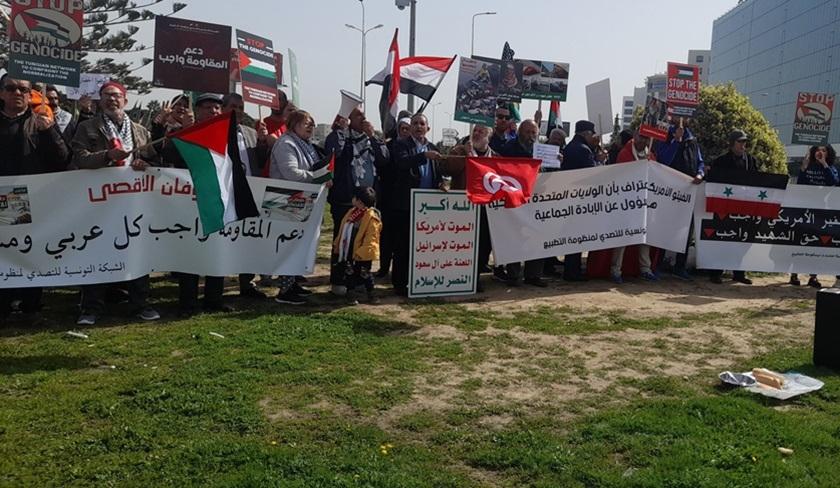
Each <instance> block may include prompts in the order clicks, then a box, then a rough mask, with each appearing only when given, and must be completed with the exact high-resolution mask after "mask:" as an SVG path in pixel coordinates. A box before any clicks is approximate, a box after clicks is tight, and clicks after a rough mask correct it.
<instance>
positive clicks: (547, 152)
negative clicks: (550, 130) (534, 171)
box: [534, 142, 560, 170]
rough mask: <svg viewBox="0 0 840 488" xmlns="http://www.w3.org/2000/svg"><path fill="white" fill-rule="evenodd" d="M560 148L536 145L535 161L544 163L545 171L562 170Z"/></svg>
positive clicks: (549, 145)
mask: <svg viewBox="0 0 840 488" xmlns="http://www.w3.org/2000/svg"><path fill="white" fill-rule="evenodd" d="M559 155H560V146H555V145H553V144H540V143H539V142H537V143H535V144H534V159H539V160H540V161H542V166H541V168H542V169H543V170H555V169H560V159H559V158H558V156H559Z"/></svg>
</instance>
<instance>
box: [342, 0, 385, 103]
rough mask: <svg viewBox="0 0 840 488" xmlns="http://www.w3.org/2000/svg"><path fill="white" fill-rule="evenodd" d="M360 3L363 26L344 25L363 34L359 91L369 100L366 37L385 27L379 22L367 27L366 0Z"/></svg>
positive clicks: (363, 97)
mask: <svg viewBox="0 0 840 488" xmlns="http://www.w3.org/2000/svg"><path fill="white" fill-rule="evenodd" d="M359 5H361V6H362V28H361V29H360V28H358V27H356V26H355V25H350V24H344V26H345V27H347V28H350V29H353V30H355V31H358V32H359V33H360V34H361V35H362V69H361V78H362V79H361V81H360V82H359V92H360V95H362V100H364V101H365V102H366V101H367V100H366V98H365V76H366V73H367V70H366V69H365V62H366V57H365V49H366V46H367V45H366V43H365V37H367V34H368V32H370V31H372V30H374V29H379V28H380V27H383V25H382V24H377V25H375V26H373V27H371V28H370V29H365V1H364V0H359Z"/></svg>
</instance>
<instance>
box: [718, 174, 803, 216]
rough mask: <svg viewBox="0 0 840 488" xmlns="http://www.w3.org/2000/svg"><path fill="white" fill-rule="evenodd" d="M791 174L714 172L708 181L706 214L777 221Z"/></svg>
mask: <svg viewBox="0 0 840 488" xmlns="http://www.w3.org/2000/svg"><path fill="white" fill-rule="evenodd" d="M788 179H789V178H788V175H779V174H771V173H759V172H750V171H743V170H718V171H711V172H710V173H709V176H708V177H707V178H706V212H709V213H712V214H715V215H716V216H717V217H718V218H720V219H725V218H726V217H727V216H729V215H739V216H740V215H746V216H751V217H762V218H767V219H773V218H777V217H778V216H779V210H781V208H782V201H783V200H784V197H785V189H786V188H787V183H788Z"/></svg>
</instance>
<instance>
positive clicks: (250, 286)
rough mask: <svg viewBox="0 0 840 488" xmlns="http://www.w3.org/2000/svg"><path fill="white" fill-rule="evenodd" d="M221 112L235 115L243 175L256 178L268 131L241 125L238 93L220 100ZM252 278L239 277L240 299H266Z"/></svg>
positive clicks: (263, 158) (266, 153) (242, 109)
mask: <svg viewBox="0 0 840 488" xmlns="http://www.w3.org/2000/svg"><path fill="white" fill-rule="evenodd" d="M222 110H223V111H225V112H227V111H231V110H232V111H233V113H234V114H236V123H237V126H236V128H237V134H236V142H237V146H238V148H239V157H240V159H241V160H242V169H244V170H245V175H246V176H257V175H260V174H262V169H263V166H264V165H265V162H266V161H267V160H268V156H269V153H270V151H271V146H269V143H268V129H267V128H266V127H265V124H264V123H263V122H261V121H258V122H257V128H256V129H253V128H251V127H248V126H247V125H244V124H243V123H242V121H243V120H244V119H245V100H244V99H243V98H242V95H240V94H238V93H228V94H227V95H225V96H224V97H223V98H222ZM254 278H255V275H253V274H250V273H243V274H240V275H239V296H240V297H243V298H252V299H256V300H262V299H264V298H266V295H265V293H263V292H261V291H260V290H258V289H257V287H256V285H255V284H254Z"/></svg>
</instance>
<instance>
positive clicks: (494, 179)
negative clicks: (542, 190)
mask: <svg viewBox="0 0 840 488" xmlns="http://www.w3.org/2000/svg"><path fill="white" fill-rule="evenodd" d="M541 163H542V162H541V161H540V160H539V159H531V158H500V157H493V158H479V157H468V158H467V162H466V174H467V198H469V199H470V201H471V202H473V203H475V204H478V205H485V204H488V203H490V202H495V201H497V200H504V201H505V208H516V207H519V206H521V205H524V204H526V203H528V200H529V199H530V198H531V191H532V190H533V189H534V183H535V182H536V181H537V174H538V173H539V172H540V164H541Z"/></svg>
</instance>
